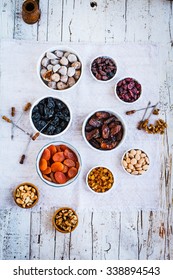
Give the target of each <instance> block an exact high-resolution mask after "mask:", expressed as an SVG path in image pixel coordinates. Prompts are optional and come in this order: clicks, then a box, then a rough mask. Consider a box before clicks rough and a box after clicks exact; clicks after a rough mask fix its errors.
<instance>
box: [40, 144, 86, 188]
mask: <svg viewBox="0 0 173 280" xmlns="http://www.w3.org/2000/svg"><path fill="white" fill-rule="evenodd" d="M50 145H65V146H67V147H68V148H69V149H70V150H72V151H73V153H74V154H75V155H76V156H77V159H78V162H79V169H78V173H77V174H76V176H75V177H73V178H72V179H71V180H68V181H67V182H66V183H64V184H58V183H57V184H56V183H54V182H50V181H48V180H46V179H45V178H43V176H42V173H41V171H40V168H39V162H40V159H41V156H42V153H43V151H44V150H45V149H46V148H47V147H49V146H50ZM81 168H82V160H81V156H80V154H79V152H78V151H77V150H76V148H74V147H73V146H72V145H71V144H69V143H66V142H63V141H55V142H50V143H49V144H46V145H44V146H43V147H42V148H41V150H40V151H39V152H38V155H37V158H36V170H37V173H38V175H39V177H40V178H41V180H42V181H43V182H45V183H46V184H47V185H50V186H52V187H55V188H61V187H65V186H68V185H69V184H71V183H73V182H74V181H75V180H76V179H77V178H78V176H79V174H80V171H81Z"/></svg>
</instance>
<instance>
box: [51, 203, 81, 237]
mask: <svg viewBox="0 0 173 280" xmlns="http://www.w3.org/2000/svg"><path fill="white" fill-rule="evenodd" d="M65 209H67V210H72V211H73V212H74V214H75V215H76V217H77V224H76V226H75V227H74V228H73V229H72V230H71V231H64V230H61V229H60V228H58V227H57V226H56V224H55V216H56V215H57V213H58V212H60V211H61V210H65ZM52 224H53V226H54V228H55V229H56V230H57V231H59V232H61V233H71V232H72V231H74V230H75V229H76V228H77V226H78V224H79V218H78V215H77V213H76V211H75V210H74V209H73V208H71V207H66V206H64V207H60V208H58V209H57V210H56V211H55V212H54V214H53V216H52Z"/></svg>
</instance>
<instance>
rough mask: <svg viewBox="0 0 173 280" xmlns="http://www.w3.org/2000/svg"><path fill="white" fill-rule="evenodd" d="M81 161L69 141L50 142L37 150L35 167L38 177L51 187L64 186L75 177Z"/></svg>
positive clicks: (78, 171)
mask: <svg viewBox="0 0 173 280" xmlns="http://www.w3.org/2000/svg"><path fill="white" fill-rule="evenodd" d="M81 167H82V161H81V157H80V154H79V153H78V151H77V150H76V149H75V148H74V147H73V146H72V145H71V144H69V143H66V142H62V141H61V142H60V141H56V142H52V143H49V144H47V145H45V146H44V147H42V149H41V150H40V151H39V153H38V155H37V159H36V169H37V173H38V175H39V176H40V178H41V179H42V180H43V181H44V182H45V183H46V184H48V185H50V186H52V187H64V186H67V185H69V184H71V183H72V182H73V181H74V180H76V179H77V177H78V176H79V173H80V171H81Z"/></svg>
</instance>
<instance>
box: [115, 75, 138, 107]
mask: <svg viewBox="0 0 173 280" xmlns="http://www.w3.org/2000/svg"><path fill="white" fill-rule="evenodd" d="M127 78H130V79H133V80H134V81H135V82H137V83H138V84H140V85H141V83H140V82H139V81H138V80H137V79H136V78H132V77H130V76H126V77H123V78H121V79H119V80H118V81H117V82H116V84H115V86H114V94H115V97H116V98H117V99H118V100H119V101H120V102H121V103H122V104H126V105H131V104H135V103H137V102H138V101H140V100H141V99H142V95H143V87H142V85H141V92H140V96H139V98H138V99H136V100H135V101H133V102H126V101H123V100H122V99H121V98H120V97H119V96H118V94H117V85H118V83H119V82H120V81H123V80H124V79H127Z"/></svg>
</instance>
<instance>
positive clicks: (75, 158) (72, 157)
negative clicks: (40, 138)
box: [64, 149, 77, 161]
mask: <svg viewBox="0 0 173 280" xmlns="http://www.w3.org/2000/svg"><path fill="white" fill-rule="evenodd" d="M64 155H65V157H66V158H68V159H72V160H74V161H75V160H77V157H76V155H75V154H74V153H73V152H72V151H70V150H69V149H66V150H65V151H64Z"/></svg>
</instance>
